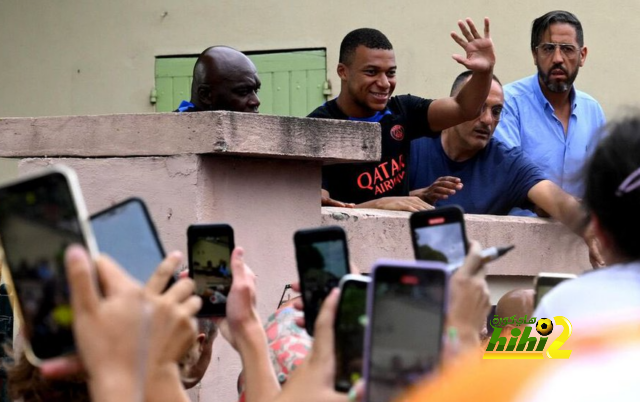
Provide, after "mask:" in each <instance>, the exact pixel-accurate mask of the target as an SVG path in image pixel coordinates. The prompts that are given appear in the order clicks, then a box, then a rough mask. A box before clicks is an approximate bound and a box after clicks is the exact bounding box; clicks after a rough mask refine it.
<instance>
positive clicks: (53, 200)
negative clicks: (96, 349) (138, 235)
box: [0, 166, 97, 365]
mask: <svg viewBox="0 0 640 402" xmlns="http://www.w3.org/2000/svg"><path fill="white" fill-rule="evenodd" d="M0 241H1V242H2V247H3V248H4V256H5V261H6V265H7V267H8V269H9V272H10V282H9V284H10V285H11V286H12V287H13V288H14V292H15V294H16V295H17V300H18V306H14V311H15V312H16V314H17V315H18V316H21V318H22V323H23V324H24V326H23V328H24V335H25V339H26V342H25V354H26V356H27V358H28V359H29V361H30V362H31V363H32V364H34V365H39V364H40V363H41V362H42V361H43V360H47V359H51V358H54V357H59V356H63V355H69V354H73V353H74V352H75V344H74V340H73V332H72V325H71V323H72V311H71V303H70V298H69V286H68V282H67V276H66V273H65V267H64V255H65V250H66V248H67V247H68V246H69V245H71V244H79V245H81V246H84V247H85V248H86V249H87V250H88V252H89V254H90V255H91V257H92V258H95V257H96V256H97V252H96V250H97V247H96V243H95V240H94V238H93V235H92V233H91V228H90V225H89V215H88V213H87V210H86V207H85V205H84V200H83V198H82V194H81V192H80V186H79V184H78V179H77V177H76V174H75V172H74V171H73V170H71V169H70V168H68V167H64V166H54V167H51V168H48V169H46V170H44V171H41V172H39V173H35V174H33V175H29V176H25V177H24V178H20V179H18V180H15V181H13V182H10V183H8V184H6V185H3V186H1V187H0Z"/></svg>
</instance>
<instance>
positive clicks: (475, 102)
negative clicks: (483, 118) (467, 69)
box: [454, 69, 493, 124]
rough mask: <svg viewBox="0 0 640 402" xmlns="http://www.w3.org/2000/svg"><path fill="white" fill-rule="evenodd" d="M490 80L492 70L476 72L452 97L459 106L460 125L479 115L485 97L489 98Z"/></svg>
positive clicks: (491, 78)
mask: <svg viewBox="0 0 640 402" xmlns="http://www.w3.org/2000/svg"><path fill="white" fill-rule="evenodd" d="M492 80H493V69H491V70H488V71H485V72H477V71H476V72H474V73H473V74H472V75H471V78H469V81H467V83H466V84H465V85H464V86H463V87H462V89H461V90H460V92H458V94H457V95H456V96H455V97H454V99H455V100H456V102H457V103H458V105H459V110H460V115H461V116H460V117H461V119H462V120H461V121H460V123H462V122H464V121H469V120H473V119H475V118H476V117H478V116H479V115H480V111H481V110H482V105H484V103H485V102H486V100H487V96H489V90H490V89H491V82H492ZM456 124H458V123H456Z"/></svg>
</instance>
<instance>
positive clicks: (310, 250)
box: [294, 226, 349, 336]
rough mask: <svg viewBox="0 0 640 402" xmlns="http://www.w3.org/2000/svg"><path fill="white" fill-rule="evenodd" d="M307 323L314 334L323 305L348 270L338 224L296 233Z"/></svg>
mask: <svg viewBox="0 0 640 402" xmlns="http://www.w3.org/2000/svg"><path fill="white" fill-rule="evenodd" d="M294 242H295V245H296V259H297V262H298V274H299V275H300V288H301V291H302V298H303V303H304V316H305V325H306V329H307V332H308V333H309V335H311V336H313V327H314V325H315V322H316V318H317V316H318V312H319V311H320V306H321V305H322V302H323V301H324V299H325V298H326V297H327V296H328V295H329V293H330V292H331V290H332V289H333V288H335V287H337V286H338V283H339V282H340V279H341V278H342V277H343V276H344V275H346V274H348V273H349V256H348V251H347V241H346V237H345V234H344V231H343V230H342V228H340V227H337V226H331V227H324V228H318V229H309V230H300V231H298V232H296V233H295V235H294Z"/></svg>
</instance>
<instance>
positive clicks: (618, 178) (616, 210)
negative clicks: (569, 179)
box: [584, 116, 640, 265]
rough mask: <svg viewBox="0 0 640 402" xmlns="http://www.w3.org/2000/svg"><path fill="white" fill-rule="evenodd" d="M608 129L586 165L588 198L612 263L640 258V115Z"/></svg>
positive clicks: (586, 195) (605, 256) (594, 222)
mask: <svg viewBox="0 0 640 402" xmlns="http://www.w3.org/2000/svg"><path fill="white" fill-rule="evenodd" d="M605 131H606V132H607V134H608V135H607V136H606V137H605V138H604V139H602V140H601V142H600V144H599V145H598V147H597V148H596V150H595V152H594V154H593V156H592V158H591V160H590V161H589V163H588V164H587V166H586V189H585V196H584V202H585V203H586V205H587V207H588V209H589V210H590V212H591V219H592V223H593V224H594V229H595V230H596V235H597V237H598V239H599V240H600V242H601V243H602V246H603V247H602V248H603V249H604V258H605V260H606V262H607V265H611V264H614V263H616V262H625V261H633V260H638V259H640V247H638V243H639V242H640V235H639V233H640V232H639V231H638V228H639V227H640V209H639V208H638V206H640V159H639V155H640V117H638V116H636V117H628V118H626V119H623V120H620V121H618V122H615V123H613V124H611V125H609V126H607V128H606V129H605Z"/></svg>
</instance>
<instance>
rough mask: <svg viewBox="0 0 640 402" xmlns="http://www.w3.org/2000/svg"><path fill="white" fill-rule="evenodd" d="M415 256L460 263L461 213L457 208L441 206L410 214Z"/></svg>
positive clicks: (464, 245) (463, 252) (463, 236)
mask: <svg viewBox="0 0 640 402" xmlns="http://www.w3.org/2000/svg"><path fill="white" fill-rule="evenodd" d="M411 231H412V238H413V244H414V251H415V256H416V259H418V260H424V261H442V262H444V263H446V264H449V265H451V266H460V265H462V263H463V262H464V258H465V257H466V255H467V237H466V233H465V229H464V215H463V212H462V210H461V209H460V208H459V207H456V206H451V207H443V208H437V209H434V210H430V211H423V212H416V213H414V214H413V215H411Z"/></svg>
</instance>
